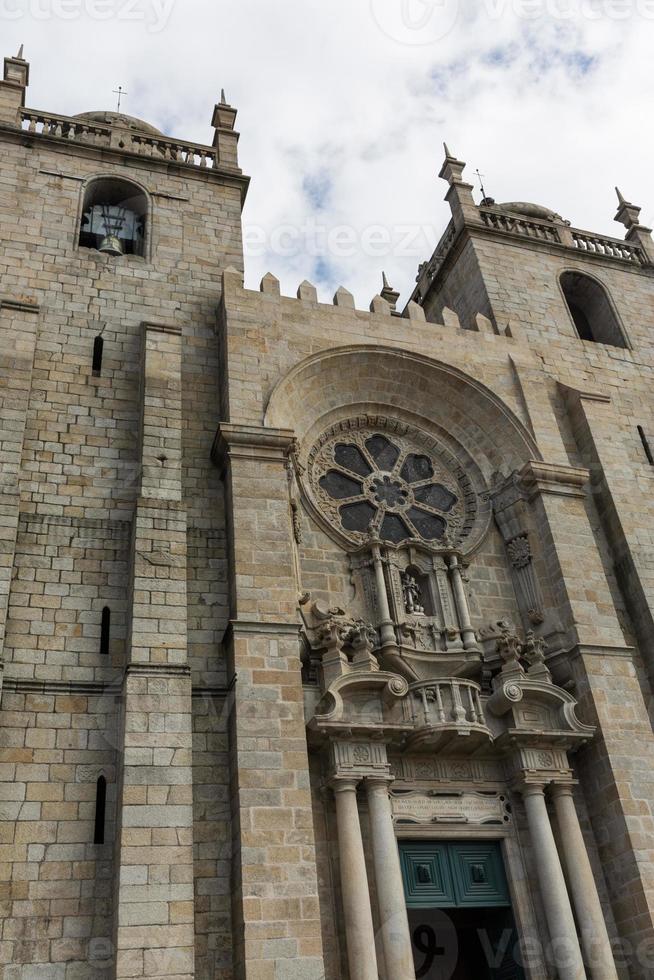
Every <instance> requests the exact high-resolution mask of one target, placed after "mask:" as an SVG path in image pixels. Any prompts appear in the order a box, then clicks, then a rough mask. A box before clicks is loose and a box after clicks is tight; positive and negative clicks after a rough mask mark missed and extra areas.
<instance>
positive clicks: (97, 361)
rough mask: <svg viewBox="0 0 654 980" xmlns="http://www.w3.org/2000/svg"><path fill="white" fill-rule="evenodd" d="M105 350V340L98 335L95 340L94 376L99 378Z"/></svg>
mask: <svg viewBox="0 0 654 980" xmlns="http://www.w3.org/2000/svg"><path fill="white" fill-rule="evenodd" d="M103 350H104V340H103V339H102V337H96V338H95V340H94V341H93V376H94V377H95V378H99V377H100V374H101V373H102V352H103Z"/></svg>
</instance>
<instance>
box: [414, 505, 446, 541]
mask: <svg viewBox="0 0 654 980" xmlns="http://www.w3.org/2000/svg"><path fill="white" fill-rule="evenodd" d="M407 517H408V518H409V520H410V521H411V523H412V524H413V526H414V527H415V529H416V531H417V532H418V534H419V535H420V536H421V537H423V538H425V539H426V540H427V541H436V540H437V539H438V538H442V537H443V535H444V534H445V529H446V527H447V524H446V523H445V521H444V520H443V518H442V517H437V516H436V514H428V513H427V512H426V511H424V510H418V508H417V507H412V508H411V510H409V511H407Z"/></svg>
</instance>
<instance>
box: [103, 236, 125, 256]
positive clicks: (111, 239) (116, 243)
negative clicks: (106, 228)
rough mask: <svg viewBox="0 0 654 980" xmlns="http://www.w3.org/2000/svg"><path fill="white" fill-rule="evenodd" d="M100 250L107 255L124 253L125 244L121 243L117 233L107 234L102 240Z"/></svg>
mask: <svg viewBox="0 0 654 980" xmlns="http://www.w3.org/2000/svg"><path fill="white" fill-rule="evenodd" d="M98 252H104V253H105V255H123V254H124V253H123V246H122V244H121V241H120V238H118V236H117V235H105V237H104V238H103V239H102V241H101V242H100V246H99V248H98Z"/></svg>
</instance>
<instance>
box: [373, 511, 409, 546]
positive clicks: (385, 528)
mask: <svg viewBox="0 0 654 980" xmlns="http://www.w3.org/2000/svg"><path fill="white" fill-rule="evenodd" d="M380 537H381V539H382V541H392V542H393V544H399V543H400V541H405V540H406V539H407V538H410V537H411V532H410V531H409V529H408V527H407V526H406V524H405V523H404V521H403V520H402V519H401V518H400V517H398V516H397V514H387V515H386V517H385V518H384V521H383V523H382V526H381V531H380Z"/></svg>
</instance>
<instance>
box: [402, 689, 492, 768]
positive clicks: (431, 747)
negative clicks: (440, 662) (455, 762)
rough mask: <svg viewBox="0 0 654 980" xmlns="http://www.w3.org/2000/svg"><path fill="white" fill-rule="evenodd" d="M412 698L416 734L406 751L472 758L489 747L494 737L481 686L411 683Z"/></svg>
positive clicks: (406, 746)
mask: <svg viewBox="0 0 654 980" xmlns="http://www.w3.org/2000/svg"><path fill="white" fill-rule="evenodd" d="M409 697H410V699H411V707H412V713H413V729H414V730H413V732H412V734H411V735H410V736H409V737H408V738H407V740H406V744H405V748H406V750H407V751H412V752H436V751H438V752H440V751H442V750H443V749H445V748H447V750H448V753H450V754H453V755H472V754H473V753H476V752H477V751H482V750H483V749H485V748H488V747H490V745H491V744H492V742H493V735H492V734H491V731H490V729H489V728H488V725H487V723H486V718H485V715H484V708H483V703H482V697H481V687H480V686H479V684H476V683H475V682H474V681H471V680H467V679H464V678H446V679H441V680H431V681H426V682H421V683H419V684H412V685H411V688H410V693H409Z"/></svg>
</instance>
